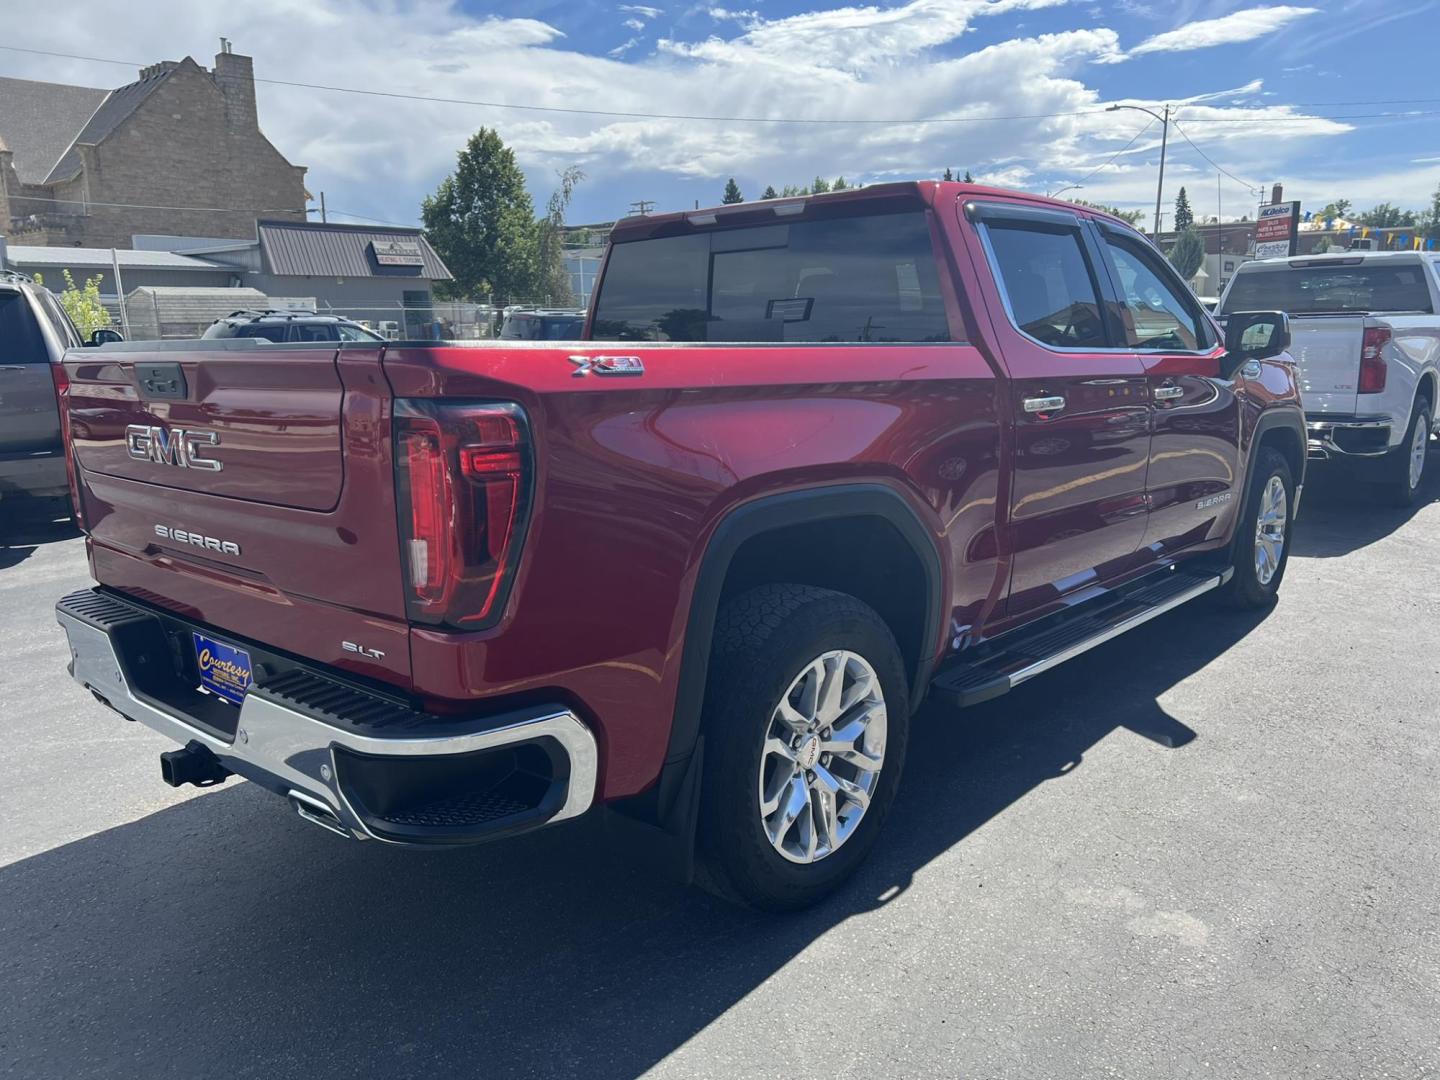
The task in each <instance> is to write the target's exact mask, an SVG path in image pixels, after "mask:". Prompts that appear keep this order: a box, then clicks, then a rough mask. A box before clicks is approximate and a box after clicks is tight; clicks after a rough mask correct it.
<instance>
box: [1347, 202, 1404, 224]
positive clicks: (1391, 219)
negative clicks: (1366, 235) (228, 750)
mask: <svg viewBox="0 0 1440 1080" xmlns="http://www.w3.org/2000/svg"><path fill="white" fill-rule="evenodd" d="M1355 220H1356V221H1358V222H1359V223H1360V224H1361V225H1368V226H1369V227H1370V228H1372V229H1398V228H1402V227H1404V226H1406V225H1414V224H1415V211H1414V210H1401V209H1400V208H1399V207H1398V206H1394V205H1392V204H1391V203H1388V202H1382V203H1378V204H1377V205H1376V206H1375V207H1373V208H1372V209H1370V210H1366V211H1365V212H1364V213H1363V214H1361V215H1359V216H1358V217H1357V218H1356V219H1355Z"/></svg>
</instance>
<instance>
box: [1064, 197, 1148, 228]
mask: <svg viewBox="0 0 1440 1080" xmlns="http://www.w3.org/2000/svg"><path fill="white" fill-rule="evenodd" d="M1069 201H1070V202H1073V203H1075V204H1077V205H1079V206H1088V207H1090V208H1091V209H1092V210H1099V211H1102V212H1103V213H1106V214H1109V215H1111V216H1112V217H1118V218H1119V219H1120V220H1121V221H1128V222H1129V223H1130V224H1131V225H1134V224H1135V223H1136V222H1137V221H1139V220H1140V219H1141V218H1143V217H1144V216H1145V211H1144V210H1121V209H1120V208H1119V207H1118V206H1106V205H1105V204H1104V203H1098V202H1090V201H1088V200H1086V199H1070V200H1069Z"/></svg>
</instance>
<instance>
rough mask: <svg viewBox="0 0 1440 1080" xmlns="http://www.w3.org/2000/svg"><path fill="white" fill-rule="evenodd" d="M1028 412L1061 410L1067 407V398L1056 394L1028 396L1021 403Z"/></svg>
mask: <svg viewBox="0 0 1440 1080" xmlns="http://www.w3.org/2000/svg"><path fill="white" fill-rule="evenodd" d="M1020 406H1021V408H1023V409H1024V410H1025V411H1026V412H1028V413H1047V412H1059V411H1060V410H1061V409H1063V408H1065V399H1064V398H1063V397H1060V396H1059V395H1056V396H1055V397H1027V398H1026V399H1025V400H1024V401H1022V402H1021V403H1020Z"/></svg>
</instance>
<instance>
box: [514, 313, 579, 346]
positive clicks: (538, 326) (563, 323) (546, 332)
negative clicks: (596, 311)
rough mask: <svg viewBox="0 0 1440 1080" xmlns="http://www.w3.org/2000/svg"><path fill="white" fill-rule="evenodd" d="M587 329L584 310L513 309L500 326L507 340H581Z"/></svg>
mask: <svg viewBox="0 0 1440 1080" xmlns="http://www.w3.org/2000/svg"><path fill="white" fill-rule="evenodd" d="M584 329H585V312H584V311H583V310H578V311H576V310H555V311H549V310H546V311H511V312H508V313H507V314H506V315H505V321H504V322H503V323H502V324H501V326H500V337H501V338H503V339H504V340H506V341H579V340H580V335H581V331H583V330H584Z"/></svg>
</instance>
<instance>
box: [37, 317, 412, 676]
mask: <svg viewBox="0 0 1440 1080" xmlns="http://www.w3.org/2000/svg"><path fill="white" fill-rule="evenodd" d="M65 367H66V371H67V373H68V375H69V379H70V389H69V392H68V405H67V407H68V410H69V416H70V426H71V438H72V444H73V448H74V455H75V461H76V465H77V473H78V477H79V482H80V488H81V498H82V502H83V510H84V515H85V519H86V526H87V529H88V531H89V533H90V535H91V539H92V545H91V559H92V569H93V570H94V573H95V576H96V579H97V580H98V581H100V583H101V584H103V585H109V586H112V587H115V588H118V589H121V590H123V591H125V592H127V593H129V594H131V595H132V596H136V597H138V598H140V599H142V600H149V601H150V602H152V603H154V604H157V605H159V606H162V607H167V608H170V609H171V610H174V611H176V612H177V613H179V614H182V615H184V616H185V617H187V618H190V619H193V620H195V621H198V622H204V623H209V624H211V625H213V626H216V627H219V628H221V629H222V630H224V631H226V632H228V633H230V634H233V635H235V636H237V637H241V638H250V639H253V640H255V641H258V642H263V643H265V644H266V645H269V646H270V647H272V648H275V649H280V650H283V651H286V652H292V653H295V654H298V655H299V656H302V657H305V658H308V659H312V660H316V661H319V662H321V663H326V664H332V665H335V666H338V667H341V668H345V669H348V670H350V671H353V672H355V673H357V674H361V675H366V676H370V677H374V678H380V679H384V680H386V681H388V682H391V683H397V684H400V685H407V684H408V679H409V664H410V661H409V632H408V626H407V623H406V619H405V604H404V598H403V595H402V592H401V570H400V552H399V539H398V536H397V532H396V519H395V503H394V481H393V476H392V469H391V461H390V423H389V421H390V395H389V391H388V387H387V385H386V383H385V380H384V378H383V376H382V375H381V372H380V349H379V347H378V346H377V347H373V348H372V347H368V346H347V347H345V348H344V349H343V350H339V351H337V350H336V348H335V347H334V346H333V345H327V344H323V343H318V344H316V345H294V346H252V345H250V344H249V343H248V342H245V343H243V345H237V343H236V342H231V341H216V342H208V341H207V342H186V343H184V347H183V348H181V349H175V348H168V347H152V348H149V349H147V348H145V347H143V346H137V345H129V346H121V347H115V346H110V347H107V348H105V349H103V350H98V351H97V350H74V351H72V352H71V353H70V354H69V355H68V356H67V358H66V362H65ZM347 645H348V646H349V647H347Z"/></svg>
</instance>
